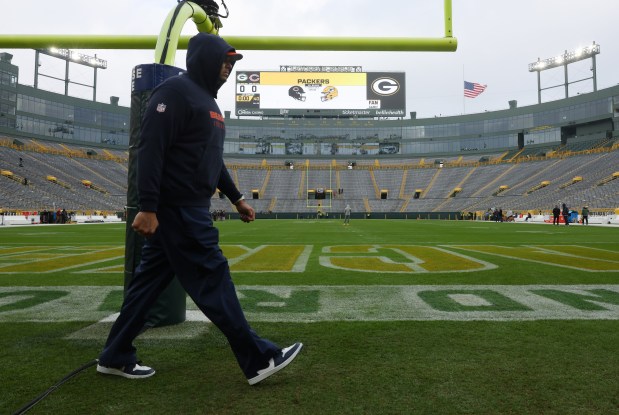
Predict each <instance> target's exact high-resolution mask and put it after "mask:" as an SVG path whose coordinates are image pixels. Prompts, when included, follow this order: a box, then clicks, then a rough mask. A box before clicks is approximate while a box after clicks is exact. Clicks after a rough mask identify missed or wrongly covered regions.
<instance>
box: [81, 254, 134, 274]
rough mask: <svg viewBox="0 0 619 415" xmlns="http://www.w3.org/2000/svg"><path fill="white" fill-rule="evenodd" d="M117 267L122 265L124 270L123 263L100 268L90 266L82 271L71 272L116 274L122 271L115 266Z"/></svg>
mask: <svg viewBox="0 0 619 415" xmlns="http://www.w3.org/2000/svg"><path fill="white" fill-rule="evenodd" d="M116 258H124V256H122V257H116ZM118 267H123V270H124V267H125V266H124V264H122V265H120V264H119V265H111V266H109V267H101V268H91V269H86V270H84V271H75V272H73V274H118V273H119V272H123V271H119V270H117V269H116V268H118Z"/></svg>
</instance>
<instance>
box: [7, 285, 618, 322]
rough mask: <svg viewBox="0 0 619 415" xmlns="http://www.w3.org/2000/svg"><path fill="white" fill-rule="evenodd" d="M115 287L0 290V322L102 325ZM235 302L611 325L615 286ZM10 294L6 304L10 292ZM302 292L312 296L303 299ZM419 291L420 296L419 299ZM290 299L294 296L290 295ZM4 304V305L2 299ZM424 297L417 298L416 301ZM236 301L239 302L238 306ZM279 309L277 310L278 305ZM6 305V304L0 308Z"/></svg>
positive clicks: (381, 292)
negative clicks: (53, 294) (554, 295)
mask: <svg viewBox="0 0 619 415" xmlns="http://www.w3.org/2000/svg"><path fill="white" fill-rule="evenodd" d="M121 290H122V288H121V287H117V286H114V287H110V286H106V287H96V286H90V287H82V286H69V287H0V295H2V297H0V298H4V300H3V301H4V304H5V305H4V306H3V308H4V311H0V322H4V323H12V322H39V323H47V322H52V323H53V322H65V321H84V322H101V323H109V322H111V321H113V320H115V318H116V314H115V313H113V312H112V313H110V311H109V310H108V311H106V310H100V307H101V304H102V302H103V301H104V300H105V298H106V297H107V295H108V294H110V293H111V292H113V291H117V292H118V291H121ZM237 290H238V291H239V297H241V298H246V299H247V301H245V302H244V303H243V304H244V309H245V314H246V316H247V319H248V320H249V321H250V322H297V323H298V322H321V321H471V320H485V321H532V320H619V305H617V304H611V303H607V302H603V301H600V300H599V298H596V297H597V296H596V294H595V293H594V292H591V290H604V291H605V292H612V293H615V294H618V295H619V284H616V285H602V284H599V285H515V286H512V285H447V286H443V285H427V286H425V285H410V286H409V285H398V286H390V285H381V286H359V285H351V286H238V287H237ZM244 290H248V291H252V293H253V295H254V298H256V297H255V294H256V291H258V292H263V294H264V297H263V299H259V300H258V301H257V302H256V303H254V304H252V303H251V296H250V297H244V296H243V291H244ZM536 290H553V291H560V292H562V293H566V294H570V293H571V294H578V295H583V296H588V297H589V298H585V299H584V300H585V301H587V302H588V303H590V304H595V305H597V306H598V307H600V309H599V310H583V309H580V308H577V307H575V306H573V305H570V304H567V303H563V302H561V301H558V300H553V299H551V298H549V297H546V296H543V295H541V294H539V293H536V292H535V291H536ZM29 291H31V292H33V294H32V296H31V297H30V298H35V297H36V292H37V291H60V292H63V293H66V295H64V296H62V297H60V298H57V299H55V300H51V301H47V302H42V303H39V304H37V305H33V306H30V307H27V308H18V307H14V308H13V309H11V307H10V304H14V305H17V303H18V301H23V299H24V297H28V292H29ZM10 293H14V294H15V296H14V298H11V296H10V295H8V296H7V295H6V294H10ZM310 293H312V294H311V295H310ZM424 293H425V294H424ZM293 294H295V295H293ZM428 294H431V297H435V298H436V297H438V298H439V299H441V300H442V301H444V302H445V301H447V302H449V303H450V304H451V305H452V306H456V307H455V309H457V310H456V311H454V310H453V309H452V310H449V309H447V310H446V309H444V308H441V306H440V305H437V304H438V303H433V301H435V300H428ZM311 296H314V297H315V299H316V300H315V303H314V304H309V305H306V304H304V305H303V306H301V307H300V306H299V305H298V304H292V305H291V307H292V308H291V309H294V310H295V311H294V312H287V311H286V308H287V307H288V306H289V304H288V302H289V301H292V300H291V299H294V298H299V297H304V298H311ZM9 298H11V299H9ZM424 298H425V299H424ZM496 298H498V299H499V300H500V299H504V300H505V301H507V302H509V303H510V304H516V305H517V306H518V307H516V308H513V309H507V308H505V307H501V304H498V303H497V304H494V303H493V301H495V300H494V299H496ZM241 301H242V302H243V300H241ZM282 303H283V304H284V305H282ZM7 304H8V305H9V306H8V307H7ZM187 309H188V313H187V320H188V321H206V318H205V317H204V316H203V315H202V313H201V312H200V311H199V310H198V309H197V307H196V306H195V304H193V302H191V301H188V302H187Z"/></svg>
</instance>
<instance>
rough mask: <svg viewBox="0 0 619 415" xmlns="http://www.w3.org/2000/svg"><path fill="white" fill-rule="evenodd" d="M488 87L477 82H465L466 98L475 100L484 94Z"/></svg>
mask: <svg viewBox="0 0 619 415" xmlns="http://www.w3.org/2000/svg"><path fill="white" fill-rule="evenodd" d="M487 86H488V85H482V84H478V83H476V82H467V81H464V96H465V97H467V98H475V97H476V96H477V95H479V94H481V93H482V92H484V90H485V89H486V87H487Z"/></svg>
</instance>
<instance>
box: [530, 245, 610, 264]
mask: <svg viewBox="0 0 619 415" xmlns="http://www.w3.org/2000/svg"><path fill="white" fill-rule="evenodd" d="M523 246H526V247H528V248H535V249H537V250H538V251H541V252H547V253H549V254H552V255H555V254H557V255H563V256H566V257H569V258H582V259H586V260H591V259H592V258H591V257H588V256H587V254H586V253H584V252H583V253H582V255H578V254H573V253H569V252H561V251H558V250H555V249H552V248H548V247H545V246H542V245H523ZM561 246H571V247H574V248H583V247H582V246H580V245H561ZM584 248H586V250H596V251H602V252H612V251H608V250H606V249H601V248H589V247H584ZM616 255H617V260H614V261H613V260H612V259H602V258H594V259H595V260H596V261H601V262H609V263H611V264H619V252H616Z"/></svg>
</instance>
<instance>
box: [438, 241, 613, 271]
mask: <svg viewBox="0 0 619 415" xmlns="http://www.w3.org/2000/svg"><path fill="white" fill-rule="evenodd" d="M445 246H447V247H448V248H455V249H462V250H464V251H469V252H476V253H481V254H487V255H494V256H498V257H501V258H508V259H517V260H519V261H528V262H535V263H537V264H543V265H550V266H553V267H561V268H569V269H575V270H578V271H585V272H617V270H615V269H609V270H600V269H587V268H580V267H574V266H571V265H565V264H559V263H556V262H546V261H540V260H539V259H531V258H527V257H524V256H516V255H504V254H497V253H495V252H490V251H477V250H475V249H473V248H470V247H469V246H466V245H445ZM520 246H526V245H520ZM496 247H497V248H500V247H502V248H505V246H496ZM527 247H528V248H536V249H538V248H539V247H538V246H527ZM513 248H514V249H516V248H518V247H513ZM538 250H539V251H548V250H547V249H538ZM552 253H553V255H554V254H555V253H556V254H557V256H559V255H563V256H569V257H573V256H572V255H569V254H566V253H564V252H559V251H552ZM581 258H586V257H581ZM586 259H591V258H586ZM595 260H596V261H606V262H614V261H607V260H601V259H597V258H596V259H595Z"/></svg>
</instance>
